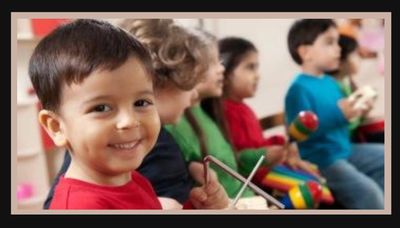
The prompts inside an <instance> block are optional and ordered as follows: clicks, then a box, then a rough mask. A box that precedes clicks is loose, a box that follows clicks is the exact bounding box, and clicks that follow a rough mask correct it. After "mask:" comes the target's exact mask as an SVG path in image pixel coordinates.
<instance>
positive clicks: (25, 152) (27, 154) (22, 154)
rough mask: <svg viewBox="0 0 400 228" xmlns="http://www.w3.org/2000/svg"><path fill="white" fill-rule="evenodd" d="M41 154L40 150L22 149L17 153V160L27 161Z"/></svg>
mask: <svg viewBox="0 0 400 228" xmlns="http://www.w3.org/2000/svg"><path fill="white" fill-rule="evenodd" d="M40 153H41V149H40V148H38V149H22V150H19V151H18V152H17V158H18V160H20V159H28V158H32V157H35V156H38V155H39V154H40Z"/></svg>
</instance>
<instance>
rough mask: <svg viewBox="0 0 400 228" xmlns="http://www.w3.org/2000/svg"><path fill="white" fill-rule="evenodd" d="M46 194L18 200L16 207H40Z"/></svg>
mask: <svg viewBox="0 0 400 228" xmlns="http://www.w3.org/2000/svg"><path fill="white" fill-rule="evenodd" d="M45 200H46V195H39V196H33V197H30V198H28V199H23V200H20V201H18V209H42V207H43V203H44V201H45Z"/></svg>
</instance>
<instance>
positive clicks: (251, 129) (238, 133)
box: [224, 99, 285, 150]
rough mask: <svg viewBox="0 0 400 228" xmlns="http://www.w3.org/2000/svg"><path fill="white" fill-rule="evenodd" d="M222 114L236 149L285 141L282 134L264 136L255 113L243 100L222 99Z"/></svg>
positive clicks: (279, 143) (258, 146)
mask: <svg viewBox="0 0 400 228" xmlns="http://www.w3.org/2000/svg"><path fill="white" fill-rule="evenodd" d="M224 116H225V118H226V120H227V122H228V128H229V134H230V137H231V140H232V143H233V145H234V147H235V148H236V149H237V150H242V149H249V148H260V147H264V146H270V145H282V144H284V143H285V138H284V137H283V136H273V137H269V138H265V137H264V135H263V129H262V128H261V125H260V122H259V121H258V118H257V116H256V114H255V113H254V112H253V110H251V108H250V107H249V106H247V105H246V104H245V103H243V102H236V101H232V100H229V99H226V100H224Z"/></svg>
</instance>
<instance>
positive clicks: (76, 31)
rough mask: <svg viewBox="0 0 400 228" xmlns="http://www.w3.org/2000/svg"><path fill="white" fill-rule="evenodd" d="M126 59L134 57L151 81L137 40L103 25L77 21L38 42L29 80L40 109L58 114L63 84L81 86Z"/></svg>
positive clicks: (146, 55) (144, 53) (145, 54)
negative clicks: (88, 79)
mask: <svg viewBox="0 0 400 228" xmlns="http://www.w3.org/2000/svg"><path fill="white" fill-rule="evenodd" d="M129 57H137V59H139V61H141V62H142V63H143V65H144V68H145V70H146V71H147V72H148V73H149V75H151V77H152V75H153V69H152V64H151V58H150V55H149V53H148V51H147V49H146V48H145V47H144V46H143V45H142V44H141V43H140V42H139V41H138V40H137V39H136V38H134V37H133V36H132V35H130V34H129V33H128V32H126V31H124V30H122V29H121V28H118V27H116V26H113V25H111V24H110V23H108V22H105V21H98V20H91V19H78V20H75V21H73V22H71V23H69V24H66V25H62V26H60V27H58V28H57V29H55V30H54V31H53V32H51V33H50V34H49V35H47V36H46V37H45V38H43V40H41V41H40V43H39V44H38V45H37V47H36V48H35V50H34V52H33V54H32V56H31V59H30V62H29V76H30V79H31V81H32V84H33V87H34V89H35V91H36V94H37V96H38V97H39V99H40V101H41V103H42V106H43V108H45V109H48V110H52V111H57V110H58V108H59V105H60V102H61V94H62V88H63V84H64V83H66V84H67V85H71V84H72V83H81V82H82V81H83V80H84V79H85V78H86V77H87V76H88V75H89V74H91V73H92V72H94V71H96V70H110V71H111V70H114V69H116V68H118V67H119V66H121V65H122V64H123V63H125V62H126V60H127V59H128V58H129Z"/></svg>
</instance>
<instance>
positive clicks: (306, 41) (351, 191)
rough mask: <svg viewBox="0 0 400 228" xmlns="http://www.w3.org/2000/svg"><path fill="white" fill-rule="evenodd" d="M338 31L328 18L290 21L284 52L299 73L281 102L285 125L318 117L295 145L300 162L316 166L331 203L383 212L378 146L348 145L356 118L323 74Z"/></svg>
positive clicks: (333, 62) (334, 58)
mask: <svg viewBox="0 0 400 228" xmlns="http://www.w3.org/2000/svg"><path fill="white" fill-rule="evenodd" d="M338 40H339V32H338V30H337V27H336V24H335V22H334V21H333V20H331V19H302V20H298V21H296V22H295V23H294V24H293V25H292V26H291V28H290V30H289V34H288V46H289V52H290V54H291V56H292V58H293V60H294V61H295V62H296V63H297V64H299V65H300V66H301V69H302V72H301V73H300V74H298V75H297V76H296V77H295V78H294V80H293V81H292V83H291V85H290V87H289V89H288V91H287V93H286V97H285V114H286V122H287V123H291V122H292V121H293V120H294V119H295V118H296V116H297V114H298V113H299V112H300V111H304V110H309V111H312V112H314V113H315V114H316V115H317V116H318V118H319V127H318V129H317V130H316V131H315V132H314V133H313V134H311V135H310V136H309V137H308V139H307V140H304V141H302V142H299V143H298V146H299V149H300V154H301V157H302V158H303V159H306V160H309V161H311V162H313V163H315V164H317V165H318V167H319V169H320V171H321V174H322V175H323V176H324V177H325V178H326V179H327V184H328V186H329V188H330V189H331V190H332V191H333V193H334V195H335V198H336V200H337V201H339V202H340V204H342V205H343V206H344V207H346V208H350V209H383V208H384V194H383V188H384V150H383V145H382V144H369V145H364V144H351V142H350V137H349V130H348V124H349V120H351V119H353V118H355V117H359V116H361V114H362V113H361V110H360V109H356V108H354V101H352V100H349V99H347V98H345V97H344V96H343V94H342V92H341V91H340V88H339V86H338V84H337V83H336V81H335V80H334V79H333V78H332V77H330V76H328V75H326V74H325V73H324V72H327V71H332V70H335V69H337V68H338V66H339V61H340V46H339V44H338Z"/></svg>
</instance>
